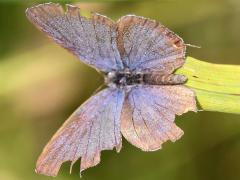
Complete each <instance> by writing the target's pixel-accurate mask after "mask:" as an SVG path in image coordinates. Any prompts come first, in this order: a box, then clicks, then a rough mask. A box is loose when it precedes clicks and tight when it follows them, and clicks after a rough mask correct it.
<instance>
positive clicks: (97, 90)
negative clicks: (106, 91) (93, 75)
mask: <svg viewBox="0 0 240 180" xmlns="http://www.w3.org/2000/svg"><path fill="white" fill-rule="evenodd" d="M103 86H105V84H104V83H102V84H101V85H100V86H98V88H97V89H96V90H95V91H94V92H93V94H92V95H95V94H97V92H99V91H100V90H101V89H102V88H103Z"/></svg>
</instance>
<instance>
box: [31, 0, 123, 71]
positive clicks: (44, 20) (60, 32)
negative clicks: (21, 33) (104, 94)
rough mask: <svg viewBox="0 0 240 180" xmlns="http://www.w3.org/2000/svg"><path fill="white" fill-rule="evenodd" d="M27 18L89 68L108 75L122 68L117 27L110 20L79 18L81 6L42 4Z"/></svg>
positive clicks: (97, 16) (93, 17) (99, 17)
mask: <svg viewBox="0 0 240 180" xmlns="http://www.w3.org/2000/svg"><path fill="white" fill-rule="evenodd" d="M26 14H27V17H28V19H29V20H30V21H31V22H32V23H33V24H34V25H36V26H37V27H38V28H39V29H40V30H42V31H43V32H45V33H47V34H48V35H49V36H50V37H51V38H52V39H53V40H54V41H55V42H57V43H58V44H60V45H61V46H63V47H64V48H66V49H68V50H69V51H71V52H72V53H74V54H75V55H76V56H77V57H79V58H80V59H81V60H82V61H84V62H85V63H87V64H88V65H91V66H93V67H94V68H97V69H99V70H101V71H105V72H109V71H112V70H117V69H121V68H123V66H122V62H121V60H120V55H119V52H118V50H117V43H116V25H115V24H114V22H113V21H112V20H110V19H109V18H107V17H105V16H102V15H100V14H93V15H92V17H91V18H86V17H83V16H81V15H80V10H79V8H78V7H75V6H72V5H67V11H66V13H65V12H64V10H63V8H62V6H60V5H59V4H54V3H48V4H41V5H38V6H35V7H32V8H29V9H27V11H26Z"/></svg>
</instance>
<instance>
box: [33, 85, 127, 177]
mask: <svg viewBox="0 0 240 180" xmlns="http://www.w3.org/2000/svg"><path fill="white" fill-rule="evenodd" d="M123 100H124V92H123V91H121V90H118V89H109V88H108V89H105V90H103V91H101V92H99V93H98V94H96V95H95V96H93V97H91V98H90V99H89V100H88V101H87V102H85V103H84V104H83V105H82V106H80V107H79V108H78V109H77V110H76V111H75V112H74V113H73V115H72V116H71V117H70V118H69V119H68V120H67V121H66V122H65V123H64V124H63V126H62V127H61V128H60V129H59V130H58V131H57V133H56V134H55V135H54V136H53V138H52V139H51V140H50V141H49V143H48V144H47V145H46V147H45V148H44V150H43V152H42V154H41V155H40V157H39V159H38V161H37V165H36V172H38V173H40V174H45V175H49V176H56V175H57V173H58V171H59V169H60V167H61V165H62V163H64V162H65V161H72V164H73V163H74V162H75V161H76V160H78V159H79V158H80V157H81V171H82V170H84V169H86V168H89V167H92V166H95V165H97V164H98V163H99V162H100V152H101V151H102V150H108V149H113V148H114V147H116V149H117V151H120V149H121V143H122V142H121V133H120V114H121V110H122V105H123Z"/></svg>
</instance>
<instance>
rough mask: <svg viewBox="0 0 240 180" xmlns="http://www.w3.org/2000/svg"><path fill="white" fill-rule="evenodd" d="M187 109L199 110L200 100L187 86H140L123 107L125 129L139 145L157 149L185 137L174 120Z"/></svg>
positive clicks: (131, 92) (146, 149)
mask: <svg viewBox="0 0 240 180" xmlns="http://www.w3.org/2000/svg"><path fill="white" fill-rule="evenodd" d="M187 111H196V102H195V96H194V92H193V91H191V90H190V89H187V88H186V87H184V86H180V85H176V86H136V87H133V88H132V90H131V91H130V93H129V94H128V98H127V99H126V101H125V103H124V106H123V111H122V116H121V132H122V134H123V136H124V137H125V138H126V139H127V140H128V141H129V142H131V143H132V144H133V145H135V146H136V147H138V148H140V149H142V150H144V151H153V150H157V149H159V148H161V145H162V143H164V142H166V141H167V140H171V141H175V140H177V139H179V138H180V137H181V136H182V134H183V131H182V130H181V129H180V128H178V127H177V126H176V124H175V123H174V119H175V115H181V114H183V113H185V112H187Z"/></svg>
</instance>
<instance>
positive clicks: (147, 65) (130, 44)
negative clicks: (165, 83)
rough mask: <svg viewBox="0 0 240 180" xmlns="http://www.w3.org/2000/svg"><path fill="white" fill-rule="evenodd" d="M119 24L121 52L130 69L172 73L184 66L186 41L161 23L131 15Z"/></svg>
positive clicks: (123, 18) (122, 19) (119, 47)
mask: <svg viewBox="0 0 240 180" xmlns="http://www.w3.org/2000/svg"><path fill="white" fill-rule="evenodd" d="M117 25H118V49H119V52H120V54H121V57H122V59H123V63H124V64H125V65H126V66H128V67H129V69H130V70H136V71H140V72H146V71H148V72H153V71H157V72H163V73H171V72H173V70H175V69H176V68H179V67H180V66H182V65H183V64H184V59H185V50H186V46H185V44H184V42H183V40H182V39H181V38H180V37H179V36H177V35H175V34H174V33H173V32H172V31H170V30H169V29H167V28H166V27H164V26H163V25H161V24H159V23H158V22H156V21H154V20H150V19H147V18H144V17H139V16H134V15H127V16H123V17H121V18H120V19H119V20H118V22H117Z"/></svg>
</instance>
